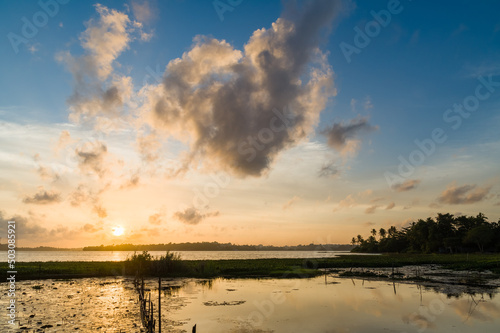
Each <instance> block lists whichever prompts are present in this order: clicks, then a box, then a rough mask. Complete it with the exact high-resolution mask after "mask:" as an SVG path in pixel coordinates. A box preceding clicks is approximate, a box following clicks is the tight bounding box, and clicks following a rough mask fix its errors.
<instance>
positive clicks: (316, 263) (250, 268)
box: [0, 254, 500, 279]
mask: <svg viewBox="0 0 500 333" xmlns="http://www.w3.org/2000/svg"><path fill="white" fill-rule="evenodd" d="M425 264H437V265H441V266H443V268H449V269H454V270H477V271H483V270H491V271H492V272H494V273H496V274H500V254H470V255H466V254H463V255H462V254H454V255H450V254H387V255H380V256H359V255H346V256H340V257H337V258H322V259H246V260H204V261H200V260H192V261H191V260H189V261H179V262H177V263H176V264H175V265H174V267H175V268H174V269H167V270H163V271H161V273H158V274H155V273H152V272H153V271H147V270H146V271H145V275H151V276H157V275H161V276H164V277H197V278H212V277H240V278H245V277H277V278H280V277H284V278H286V277H288V278H290V277H312V276H316V275H320V274H322V272H321V271H320V270H318V268H351V267H367V268H368V267H373V268H381V267H401V266H406V265H425ZM0 267H1V268H2V270H3V271H7V270H8V269H7V264H6V263H2V264H1V265H0ZM16 269H17V272H18V273H17V276H16V277H17V278H18V279H47V278H78V277H103V276H122V275H134V272H135V271H136V270H135V268H134V266H131V263H130V262H128V263H127V262H42V263H39V262H26V263H23V262H19V263H17V264H16Z"/></svg>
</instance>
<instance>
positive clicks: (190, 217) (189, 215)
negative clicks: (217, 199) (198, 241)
mask: <svg viewBox="0 0 500 333" xmlns="http://www.w3.org/2000/svg"><path fill="white" fill-rule="evenodd" d="M218 215H219V211H215V212H209V213H206V214H202V213H200V212H199V211H198V210H197V209H196V208H194V207H189V208H186V209H185V210H184V211H179V212H176V213H175V214H174V217H175V218H176V219H177V220H179V221H180V222H182V223H185V224H191V225H196V224H198V223H200V222H201V221H202V220H203V219H205V218H207V217H211V216H218Z"/></svg>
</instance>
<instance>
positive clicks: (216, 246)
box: [83, 242, 353, 251]
mask: <svg viewBox="0 0 500 333" xmlns="http://www.w3.org/2000/svg"><path fill="white" fill-rule="evenodd" d="M352 248H353V246H352V245H350V244H321V245H318V244H308V245H295V246H273V245H236V244H231V243H218V242H198V243H190V242H186V243H168V244H144V245H134V244H119V245H115V244H113V245H100V246H86V247H84V248H83V251H350V250H351V249H352Z"/></svg>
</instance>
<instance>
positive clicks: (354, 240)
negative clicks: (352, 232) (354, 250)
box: [351, 237, 357, 246]
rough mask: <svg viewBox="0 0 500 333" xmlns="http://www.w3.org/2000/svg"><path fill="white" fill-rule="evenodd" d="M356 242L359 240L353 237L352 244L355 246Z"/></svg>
mask: <svg viewBox="0 0 500 333" xmlns="http://www.w3.org/2000/svg"><path fill="white" fill-rule="evenodd" d="M356 243H357V240H356V238H354V237H353V238H352V239H351V244H352V245H353V246H354V245H356Z"/></svg>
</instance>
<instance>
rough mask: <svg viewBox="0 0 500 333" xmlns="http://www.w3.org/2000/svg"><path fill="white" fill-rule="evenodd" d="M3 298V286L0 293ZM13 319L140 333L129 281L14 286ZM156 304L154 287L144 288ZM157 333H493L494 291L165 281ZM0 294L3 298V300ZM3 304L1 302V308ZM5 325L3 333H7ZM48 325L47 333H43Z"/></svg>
mask: <svg viewBox="0 0 500 333" xmlns="http://www.w3.org/2000/svg"><path fill="white" fill-rule="evenodd" d="M0 285H1V287H2V288H3V289H4V290H5V289H6V283H5V282H3V283H0ZM17 287H18V295H19V296H18V302H19V304H22V306H20V307H19V313H18V318H19V320H20V324H21V327H25V330H26V331H27V330H29V331H30V332H31V331H32V330H34V329H38V328H41V327H45V332H70V331H71V332H74V331H80V332H120V330H121V331H123V332H140V317H139V305H138V301H137V292H136V291H135V290H134V288H133V281H132V280H131V279H128V278H123V277H117V278H88V279H75V280H69V281H68V280H41V281H20V282H18V283H17ZM146 287H147V288H149V289H151V299H152V300H153V301H154V302H155V304H157V303H156V302H157V300H158V283H157V280H155V279H150V280H146ZM161 293H162V332H171V333H180V332H191V328H192V327H193V325H194V324H196V325H197V329H198V330H197V331H198V332H203V333H207V332H213V333H221V332H230V333H231V332H233V333H236V332H247V333H250V332H252V333H264V332H265V333H267V332H286V333H291V332H297V333H309V332H310V333H313V332H314V333H316V332H319V333H324V332H342V333H344V332H358V333H378V332H380V333H382V332H384V333H385V332H407V333H410V332H419V333H422V332H450V333H451V332H453V333H462V332H482V333H489V332H491V333H493V332H495V333H496V332H498V327H499V326H500V297H498V296H497V294H496V290H482V289H478V288H476V289H474V288H472V287H465V286H452V285H449V284H434V285H432V284H429V285H426V286H424V285H419V284H414V283H399V282H396V283H393V282H392V281H389V280H386V281H381V280H362V279H357V278H355V279H348V278H337V277H333V276H321V277H316V278H312V279H215V280H196V279H168V280H165V281H164V282H163V288H162V291H161ZM2 294H3V293H2ZM7 301H8V300H7V297H6V295H5V294H3V295H1V294H0V303H1V307H2V308H5V307H6V302H7ZM6 325H7V324H6V320H4V321H2V322H1V323H0V331H6V328H7V326H6ZM47 325H50V326H51V327H48V326H47Z"/></svg>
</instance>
